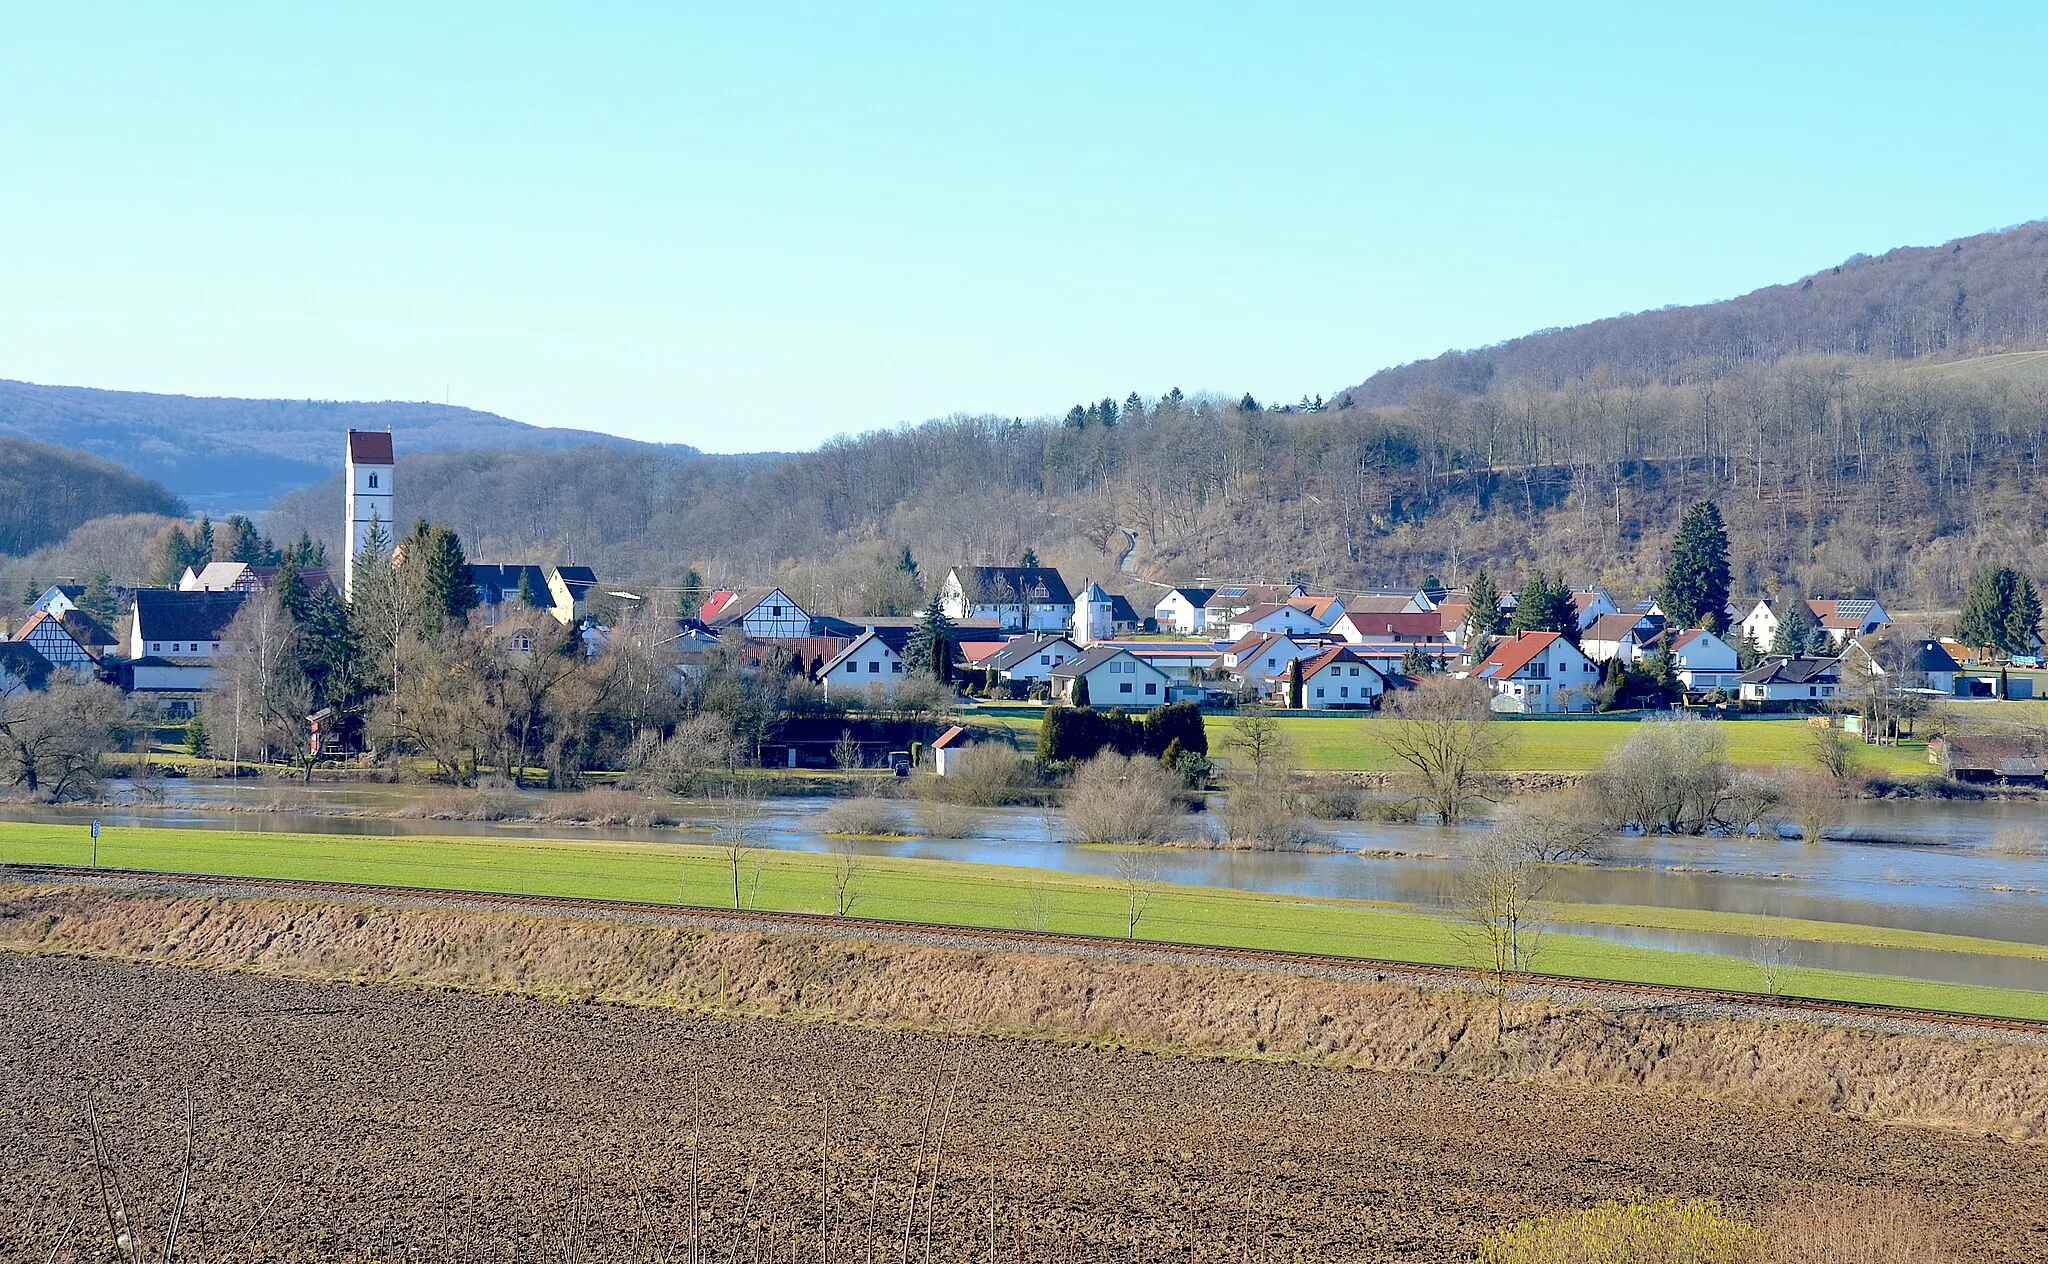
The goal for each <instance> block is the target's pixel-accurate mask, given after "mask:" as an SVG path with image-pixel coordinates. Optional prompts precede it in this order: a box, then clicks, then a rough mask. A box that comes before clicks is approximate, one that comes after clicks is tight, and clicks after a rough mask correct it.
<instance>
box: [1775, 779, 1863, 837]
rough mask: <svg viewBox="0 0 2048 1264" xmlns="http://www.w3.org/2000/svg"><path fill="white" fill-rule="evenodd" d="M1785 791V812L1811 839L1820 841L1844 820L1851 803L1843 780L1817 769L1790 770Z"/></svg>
mask: <svg viewBox="0 0 2048 1264" xmlns="http://www.w3.org/2000/svg"><path fill="white" fill-rule="evenodd" d="M1783 795H1784V805H1785V813H1786V815H1787V816H1788V817H1789V818H1790V819H1791V821H1792V823H1793V824H1795V825H1797V826H1798V827H1799V836H1800V837H1801V838H1803V839H1805V840H1806V841H1807V842H1809V843H1817V842H1819V841H1820V840H1821V839H1822V838H1824V837H1826V836H1827V832H1828V830H1829V829H1830V828H1832V827H1834V826H1836V825H1839V824H1841V823H1842V815H1843V813H1844V811H1845V809H1846V808H1847V806H1848V803H1847V800H1846V798H1845V796H1844V791H1843V787H1842V783H1841V782H1840V781H1837V780H1836V779H1835V778H1833V777H1831V776H1829V775H1828V774H1827V773H1825V772H1820V771H1817V770H1805V771H1801V772H1795V773H1792V774H1789V775H1788V776H1787V777H1786V778H1785V782H1784V790H1783Z"/></svg>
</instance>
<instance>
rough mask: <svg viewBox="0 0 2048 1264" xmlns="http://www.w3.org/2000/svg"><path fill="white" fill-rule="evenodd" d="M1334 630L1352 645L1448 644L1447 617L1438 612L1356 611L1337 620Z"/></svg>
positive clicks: (1332, 629)
mask: <svg viewBox="0 0 2048 1264" xmlns="http://www.w3.org/2000/svg"><path fill="white" fill-rule="evenodd" d="M1330 631H1331V632H1332V633H1333V634H1335V635H1336V636H1338V637H1341V638H1342V639H1343V640H1345V641H1346V642H1348V643H1350V644H1352V645H1364V644H1367V643H1371V644H1375V645H1444V646H1448V645H1449V644H1450V643H1451V638H1450V637H1448V636H1446V635H1445V634H1444V617H1443V613H1442V612H1441V611H1437V610H1416V611H1405V612H1398V613H1386V612H1382V611H1376V610H1369V611H1361V610H1353V611H1350V612H1348V613H1346V614H1345V616H1344V617H1343V618H1341V619H1339V620H1337V625H1336V626H1335V627H1333V628H1331V629H1330Z"/></svg>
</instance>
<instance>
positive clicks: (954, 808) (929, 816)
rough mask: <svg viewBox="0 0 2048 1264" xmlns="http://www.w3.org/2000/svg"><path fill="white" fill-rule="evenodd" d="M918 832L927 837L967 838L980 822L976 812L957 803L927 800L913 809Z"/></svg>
mask: <svg viewBox="0 0 2048 1264" xmlns="http://www.w3.org/2000/svg"><path fill="white" fill-rule="evenodd" d="M912 814H913V816H914V818H915V820H916V823H917V832H918V833H920V834H922V835H924V836H925V837H926V838H966V837H967V836H968V835H970V834H972V833H974V827H975V826H976V825H977V824H979V821H978V819H977V818H976V816H975V814H974V813H973V812H972V811H970V810H969V809H967V808H964V807H961V806H960V805H959V804H957V803H944V802H936V801H934V802H926V803H920V804H918V805H917V806H916V807H915V808H913V809H912Z"/></svg>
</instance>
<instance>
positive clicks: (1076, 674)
mask: <svg viewBox="0 0 2048 1264" xmlns="http://www.w3.org/2000/svg"><path fill="white" fill-rule="evenodd" d="M1052 680H1053V689H1054V691H1055V692H1056V693H1057V694H1058V695H1059V696H1060V698H1061V699H1063V700H1064V701H1066V702H1069V703H1072V704H1073V705H1075V706H1079V705H1081V704H1080V703H1079V702H1078V701H1076V700H1075V697H1074V691H1075V684H1076V682H1078V681H1082V680H1085V681H1087V682H1088V697H1087V705H1089V706H1092V707H1096V708H1099V709H1101V710H1104V711H1107V710H1110V709H1111V708H1113V707H1123V708H1125V709H1128V710H1136V711H1150V710H1151V709H1152V708H1153V707H1156V706H1158V705H1159V704H1160V703H1162V702H1164V701H1166V690H1167V686H1168V685H1169V683H1171V682H1169V681H1168V680H1167V677H1166V673H1165V672H1162V671H1160V670H1159V669H1158V668H1157V667H1154V666H1152V665H1151V664H1150V663H1147V662H1144V661H1142V660H1141V659H1139V658H1138V656H1137V655H1135V654H1133V653H1131V652H1130V651H1129V650H1127V649H1124V648H1123V647H1122V646H1118V645H1097V646H1095V647H1094V648H1092V649H1088V650H1085V651H1083V652H1082V653H1080V654H1078V655H1076V656H1074V657H1073V658H1070V659H1068V660H1067V661H1066V662H1064V663H1061V664H1060V665H1059V666H1057V667H1055V668H1053V669H1052Z"/></svg>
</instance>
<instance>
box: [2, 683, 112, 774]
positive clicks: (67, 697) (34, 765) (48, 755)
mask: <svg viewBox="0 0 2048 1264" xmlns="http://www.w3.org/2000/svg"><path fill="white" fill-rule="evenodd" d="M125 715H126V709H125V707H124V705H123V702H122V699H121V694H120V691H118V690H116V689H114V688H113V687H112V686H109V685H99V684H91V685H86V684H76V683H73V682H71V681H58V682H54V683H52V684H50V685H48V686H47V687H45V688H42V689H13V690H9V691H6V692H5V693H0V784H5V785H9V786H14V787H17V788H19V789H20V790H22V791H23V792H24V793H26V794H27V795H29V796H30V797H31V798H37V799H47V800H49V801H51V802H57V801H59V800H63V799H78V798H87V797H90V796H91V795H92V794H94V793H95V792H97V791H98V789H99V785H100V775H101V763H102V761H103V760H104V759H105V757H106V755H107V754H108V753H109V752H110V751H112V750H113V749H114V747H115V745H116V738H117V737H118V735H119V731H120V729H121V727H122V725H123V723H124V719H125Z"/></svg>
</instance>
